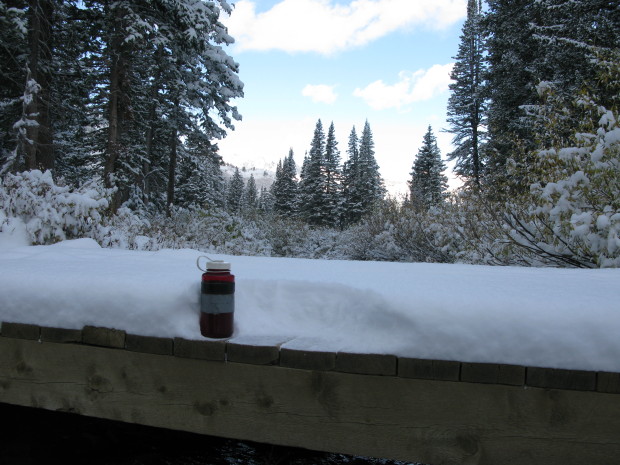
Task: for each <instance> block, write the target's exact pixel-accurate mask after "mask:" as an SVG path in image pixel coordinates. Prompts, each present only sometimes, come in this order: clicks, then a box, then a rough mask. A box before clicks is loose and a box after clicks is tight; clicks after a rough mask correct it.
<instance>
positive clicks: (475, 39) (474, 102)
mask: <svg viewBox="0 0 620 465" xmlns="http://www.w3.org/2000/svg"><path fill="white" fill-rule="evenodd" d="M481 8H482V7H481V1H480V0H469V1H468V4H467V20H466V21H465V24H464V25H463V32H462V34H461V38H460V39H461V42H460V44H459V49H458V53H457V55H456V57H454V59H455V60H456V62H455V64H454V68H453V69H452V73H451V74H450V78H451V79H452V80H453V82H452V83H451V84H450V91H451V92H452V94H451V96H450V99H449V100H448V119H447V120H448V123H449V124H450V129H449V132H451V133H453V134H454V138H453V139H452V143H453V144H454V145H455V146H456V150H455V151H454V152H452V153H451V154H449V155H448V159H449V160H456V165H455V168H454V171H455V173H456V174H457V175H458V176H460V177H461V178H462V179H464V180H465V181H466V182H471V183H473V184H474V185H475V186H477V187H479V186H480V174H481V172H482V169H481V168H482V158H481V154H480V147H481V145H482V142H483V139H484V131H483V129H482V127H483V126H484V122H485V110H486V107H485V102H484V99H483V95H482V86H483V81H482V75H483V73H484V57H483V55H484V45H483V40H482V29H481Z"/></svg>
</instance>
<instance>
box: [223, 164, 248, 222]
mask: <svg viewBox="0 0 620 465" xmlns="http://www.w3.org/2000/svg"><path fill="white" fill-rule="evenodd" d="M244 187H245V184H244V182H243V177H242V176H241V172H240V171H239V168H235V173H234V174H233V177H232V179H231V180H230V182H229V183H228V189H227V192H226V208H227V210H228V211H229V212H230V213H240V212H241V199H242V197H243V190H244Z"/></svg>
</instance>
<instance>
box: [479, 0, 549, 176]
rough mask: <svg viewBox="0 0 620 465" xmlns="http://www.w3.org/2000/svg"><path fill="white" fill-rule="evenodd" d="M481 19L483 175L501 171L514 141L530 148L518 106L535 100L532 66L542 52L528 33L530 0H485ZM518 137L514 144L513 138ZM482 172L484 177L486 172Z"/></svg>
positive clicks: (529, 132)
mask: <svg viewBox="0 0 620 465" xmlns="http://www.w3.org/2000/svg"><path fill="white" fill-rule="evenodd" d="M487 3H488V11H487V13H486V15H485V17H484V30H485V38H486V48H487V53H488V55H487V63H488V71H487V73H486V75H485V79H486V82H485V96H486V97H487V98H488V99H489V101H488V111H487V127H488V137H489V142H488V147H487V150H486V151H485V153H486V154H487V157H488V162H487V165H486V168H485V173H486V174H488V175H490V176H492V177H491V178H490V181H491V180H492V179H493V178H495V177H497V176H500V177H501V176H504V175H505V174H506V161H507V159H508V157H509V153H510V151H511V150H512V149H513V148H514V146H515V144H517V143H519V144H523V145H525V149H526V150H528V149H531V148H533V128H532V122H531V121H530V120H529V119H528V117H527V114H526V112H525V110H524V107H526V106H530V105H535V104H536V103H537V102H538V96H537V94H536V88H535V86H536V84H537V83H538V81H539V80H540V79H539V78H538V77H537V76H535V75H534V73H533V71H534V69H533V64H534V63H535V61H536V59H537V57H540V56H542V55H543V52H544V50H541V47H540V42H539V41H538V40H537V39H536V38H535V36H534V34H533V32H534V31H533V23H534V22H536V21H537V18H536V16H537V15H539V10H538V9H537V8H535V7H534V3H535V0H488V2H487ZM516 141H520V142H516ZM486 174H485V175H486Z"/></svg>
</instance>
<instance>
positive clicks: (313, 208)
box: [299, 119, 328, 226]
mask: <svg viewBox="0 0 620 465" xmlns="http://www.w3.org/2000/svg"><path fill="white" fill-rule="evenodd" d="M324 173H325V133H324V132H323V124H322V123H321V120H320V119H319V120H318V121H317V123H316V127H315V129H314V136H313V138H312V143H311V144H310V152H309V154H308V156H307V157H306V159H305V160H304V166H303V167H302V177H301V180H300V183H299V200H300V205H299V210H300V215H301V217H302V218H303V219H304V220H305V221H307V222H308V223H310V224H312V225H317V226H322V225H325V224H327V223H328V212H327V199H326V183H325V174H324Z"/></svg>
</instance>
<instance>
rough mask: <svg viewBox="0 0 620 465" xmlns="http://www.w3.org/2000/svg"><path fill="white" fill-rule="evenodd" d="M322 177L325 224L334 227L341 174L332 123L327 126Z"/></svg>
mask: <svg viewBox="0 0 620 465" xmlns="http://www.w3.org/2000/svg"><path fill="white" fill-rule="evenodd" d="M324 176H325V214H326V224H327V225H329V226H332V227H335V226H337V225H339V224H340V215H341V205H342V173H341V170H340V151H339V150H338V142H337V141H336V133H335V129H334V123H333V122H332V123H331V124H330V126H329V130H328V132H327V141H326V143H325V169H324Z"/></svg>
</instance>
